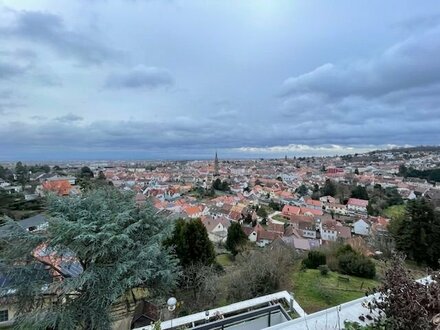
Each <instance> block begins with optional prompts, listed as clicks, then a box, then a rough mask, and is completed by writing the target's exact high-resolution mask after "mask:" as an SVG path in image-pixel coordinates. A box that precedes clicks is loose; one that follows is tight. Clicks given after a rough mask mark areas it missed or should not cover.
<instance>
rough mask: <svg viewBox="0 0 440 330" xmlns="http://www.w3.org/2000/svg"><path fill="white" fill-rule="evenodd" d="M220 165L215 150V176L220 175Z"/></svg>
mask: <svg viewBox="0 0 440 330" xmlns="http://www.w3.org/2000/svg"><path fill="white" fill-rule="evenodd" d="M218 172H219V166H218V157H217V151H216V152H215V159H214V176H219V173H218Z"/></svg>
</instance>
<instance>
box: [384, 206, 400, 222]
mask: <svg viewBox="0 0 440 330" xmlns="http://www.w3.org/2000/svg"><path fill="white" fill-rule="evenodd" d="M383 214H384V215H385V216H386V217H387V218H390V219H395V218H400V217H401V216H403V215H404V214H405V205H393V206H390V207H387V208H386V209H385V210H384V211H383Z"/></svg>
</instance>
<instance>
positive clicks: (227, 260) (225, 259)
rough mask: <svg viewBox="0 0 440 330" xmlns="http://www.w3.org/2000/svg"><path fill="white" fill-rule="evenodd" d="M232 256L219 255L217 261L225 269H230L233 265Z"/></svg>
mask: <svg viewBox="0 0 440 330" xmlns="http://www.w3.org/2000/svg"><path fill="white" fill-rule="evenodd" d="M231 257H232V256H231V255H230V254H219V255H218V256H217V257H216V258H215V260H216V261H217V262H218V263H219V264H220V265H222V266H223V267H228V266H231V265H232V259H231Z"/></svg>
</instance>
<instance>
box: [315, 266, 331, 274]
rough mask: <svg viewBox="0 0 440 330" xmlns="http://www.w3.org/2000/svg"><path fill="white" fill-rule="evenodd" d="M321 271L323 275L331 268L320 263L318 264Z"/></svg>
mask: <svg viewBox="0 0 440 330" xmlns="http://www.w3.org/2000/svg"><path fill="white" fill-rule="evenodd" d="M318 269H319V272H320V273H321V275H324V276H325V275H327V274H328V272H329V271H330V269H329V268H328V266H327V265H319V266H318Z"/></svg>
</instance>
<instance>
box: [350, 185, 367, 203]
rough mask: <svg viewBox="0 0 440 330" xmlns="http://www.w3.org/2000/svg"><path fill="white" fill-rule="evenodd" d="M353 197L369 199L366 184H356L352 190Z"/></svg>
mask: <svg viewBox="0 0 440 330" xmlns="http://www.w3.org/2000/svg"><path fill="white" fill-rule="evenodd" d="M351 197H353V198H359V199H365V200H368V199H369V198H368V192H367V189H366V188H365V187H364V186H360V185H358V186H356V187H355V188H354V189H353V190H352V191H351Z"/></svg>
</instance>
